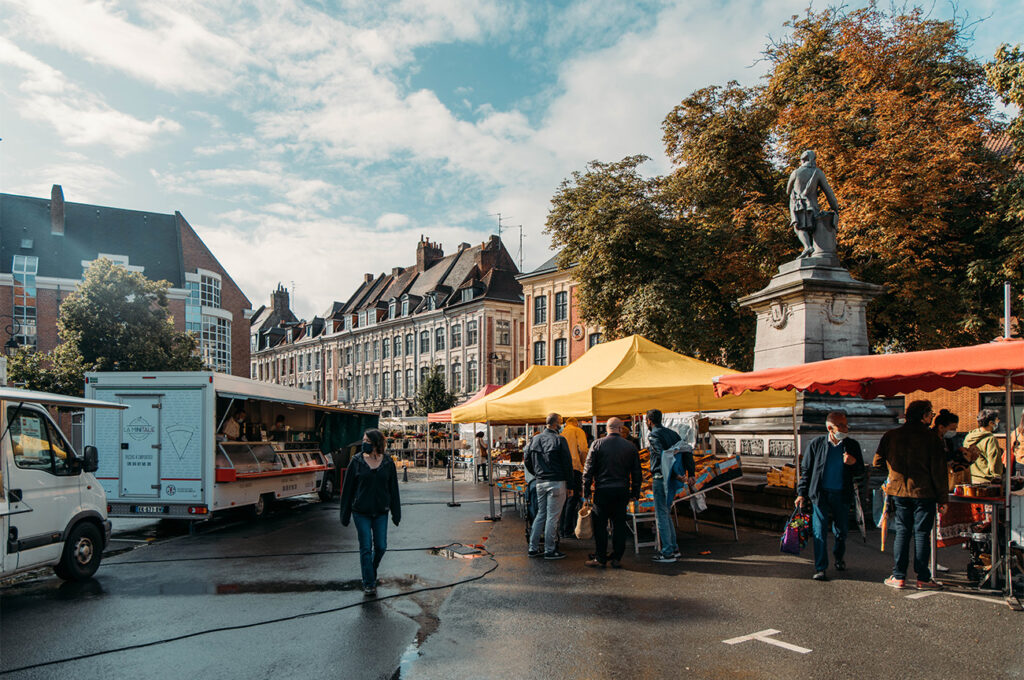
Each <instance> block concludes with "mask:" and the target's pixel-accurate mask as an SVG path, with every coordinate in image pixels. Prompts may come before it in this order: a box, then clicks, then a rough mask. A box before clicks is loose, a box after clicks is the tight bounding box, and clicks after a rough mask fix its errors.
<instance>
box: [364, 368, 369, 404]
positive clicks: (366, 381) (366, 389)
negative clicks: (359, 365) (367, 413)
mask: <svg viewBox="0 0 1024 680" xmlns="http://www.w3.org/2000/svg"><path fill="white" fill-rule="evenodd" d="M363 399H364V400H366V401H369V400H370V374H369V373H367V374H366V375H364V376H363Z"/></svg>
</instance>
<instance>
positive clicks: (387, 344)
mask: <svg viewBox="0 0 1024 680" xmlns="http://www.w3.org/2000/svg"><path fill="white" fill-rule="evenodd" d="M390 353H391V340H390V338H384V340H383V341H382V342H381V344H380V358H381V359H387V358H388V355H389V354H390Z"/></svg>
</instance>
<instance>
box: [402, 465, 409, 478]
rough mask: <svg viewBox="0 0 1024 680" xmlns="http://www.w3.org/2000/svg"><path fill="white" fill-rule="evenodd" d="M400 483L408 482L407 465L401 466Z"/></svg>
mask: <svg viewBox="0 0 1024 680" xmlns="http://www.w3.org/2000/svg"><path fill="white" fill-rule="evenodd" d="M402 481H403V482H408V481H409V466H408V465H403V466H402Z"/></svg>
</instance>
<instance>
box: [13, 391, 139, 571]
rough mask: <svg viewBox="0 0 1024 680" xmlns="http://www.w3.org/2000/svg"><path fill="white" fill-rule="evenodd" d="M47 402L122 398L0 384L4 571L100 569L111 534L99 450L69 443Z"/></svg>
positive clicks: (89, 404) (98, 405)
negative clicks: (98, 473)
mask: <svg viewBox="0 0 1024 680" xmlns="http://www.w3.org/2000/svg"><path fill="white" fill-rule="evenodd" d="M46 406H62V407H73V408H85V409H89V410H90V411H92V410H98V409H102V410H104V411H106V412H108V413H112V414H114V416H115V417H116V415H117V413H118V411H120V410H121V409H124V408H125V407H124V406H123V405H120V404H112V403H106V402H102V401H94V400H90V399H78V398H75V397H65V396H62V395H59V394H48V393H46V392H33V391H30V390H21V389H15V388H10V387H0V425H2V427H3V428H4V429H3V434H2V435H0V531H2V535H3V536H5V537H6V540H5V541H0V575H2V576H4V577H7V576H11V575H13V574H16V573H18V572H22V571H27V570H29V569H36V568H39V567H45V566H52V567H53V570H54V571H55V572H56V573H57V576H60V577H61V578H63V579H66V580H76V581H84V580H88V579H89V578H91V577H92V575H93V574H94V573H96V569H98V568H99V566H100V559H101V558H102V555H103V548H104V546H106V544H107V542H108V541H109V540H110V521H109V520H108V519H107V500H106V497H105V495H104V493H103V487H102V486H101V485H100V483H99V482H98V481H97V479H96V477H95V476H94V475H93V473H94V472H95V471H96V468H97V465H98V461H99V453H98V451H97V449H96V447H95V446H86V447H85V448H84V449H83V451H82V455H79V454H78V453H77V452H76V451H75V449H74V448H72V447H71V445H70V444H68V441H67V439H65V437H64V435H63V434H62V433H61V431H60V428H58V427H57V425H56V424H55V423H54V421H53V419H52V418H51V417H50V414H49V413H47V411H46V409H45V407H46Z"/></svg>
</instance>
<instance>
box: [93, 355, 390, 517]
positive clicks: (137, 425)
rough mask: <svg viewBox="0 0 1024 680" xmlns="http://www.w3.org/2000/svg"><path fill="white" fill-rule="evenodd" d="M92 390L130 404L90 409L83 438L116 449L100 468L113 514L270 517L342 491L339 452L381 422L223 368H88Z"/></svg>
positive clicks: (99, 475)
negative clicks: (274, 508) (288, 503)
mask: <svg viewBox="0 0 1024 680" xmlns="http://www.w3.org/2000/svg"><path fill="white" fill-rule="evenodd" d="M86 396H88V397H92V398H97V399H105V400H109V401H111V402H116V403H120V404H124V405H125V406H126V407H127V408H126V409H125V410H124V411H120V412H116V413H115V412H91V413H88V414H87V415H86V418H85V424H84V441H86V442H89V443H92V444H95V445H96V446H97V447H98V448H100V449H101V450H103V451H111V452H114V455H109V456H102V457H101V458H100V461H99V469H98V470H97V472H96V477H97V479H98V480H99V481H100V483H101V484H102V485H103V488H104V489H105V490H106V492H107V499H108V504H109V505H108V511H109V514H110V516H111V517H139V516H155V517H164V518H175V519H182V520H191V521H199V520H205V519H208V518H209V517H210V515H211V514H212V513H216V512H221V511H223V510H228V509H232V508H249V509H250V510H251V512H252V513H253V514H254V515H256V516H263V515H265V514H266V512H267V510H268V509H269V507H270V505H271V504H272V503H273V502H274V501H275V500H278V499H282V498H288V497H292V496H299V495H302V494H308V493H314V492H317V493H320V494H321V497H322V498H330V497H331V496H333V495H335V494H336V493H337V492H338V490H339V489H340V488H341V484H340V482H341V480H340V475H339V472H340V471H339V470H338V469H337V466H336V465H335V462H334V459H335V456H334V455H332V454H333V453H334V452H335V451H337V450H339V449H341V448H342V447H343V446H344V445H345V444H348V443H349V442H350V441H352V439H355V438H358V437H361V435H362V430H363V429H365V428H368V427H376V424H377V416H376V415H374V414H370V413H364V412H360V411H352V410H349V409H343V408H337V407H333V406H324V405H319V404H313V403H310V401H309V400H310V398H311V397H312V393H310V392H309V391H307V390H299V389H295V388H292V387H284V386H281V385H273V384H270V383H264V382H257V381H254V380H248V379H245V378H239V377H235V376H231V375H224V374H222V373H209V372H155V373H141V372H112V373H88V374H86ZM240 411H244V413H245V419H244V420H243V421H241V422H238V421H233V420H232V419H234V418H235V416H236V415H238V414H239V412H240ZM345 464H347V460H346V461H345Z"/></svg>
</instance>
